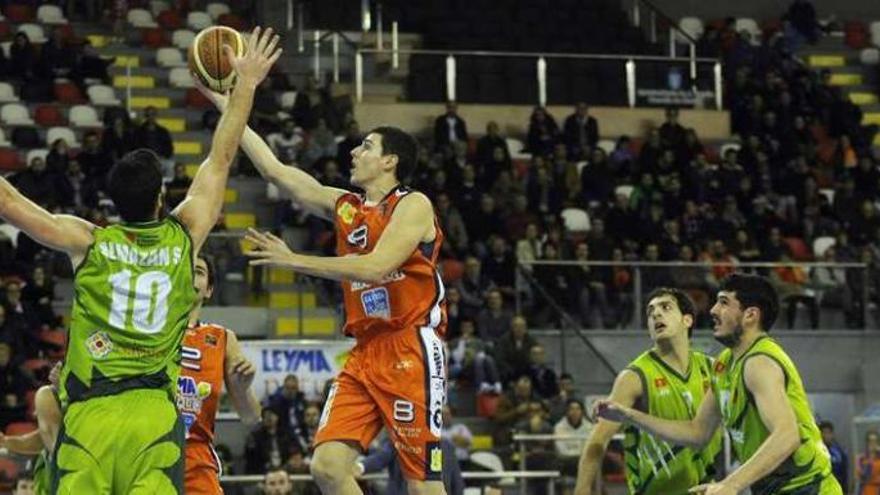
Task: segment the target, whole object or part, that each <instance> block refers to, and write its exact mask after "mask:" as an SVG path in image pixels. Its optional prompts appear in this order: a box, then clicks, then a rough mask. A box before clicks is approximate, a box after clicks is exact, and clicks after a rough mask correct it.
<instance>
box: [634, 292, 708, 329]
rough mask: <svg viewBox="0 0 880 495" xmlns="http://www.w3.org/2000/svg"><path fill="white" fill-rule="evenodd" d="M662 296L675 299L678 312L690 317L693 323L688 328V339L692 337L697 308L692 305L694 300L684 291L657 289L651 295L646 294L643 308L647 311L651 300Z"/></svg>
mask: <svg viewBox="0 0 880 495" xmlns="http://www.w3.org/2000/svg"><path fill="white" fill-rule="evenodd" d="M663 296H669V297H671V298H673V299H675V303H676V304H678V310H679V311H681V314H682V315H691V318H693V320H694V322H693V323H692V324H691V326H690V328H688V337H690V336H691V335H693V333H694V327H695V326H696V324H697V306H696V305H695V304H694V300H693V299H691V296H689V295H687V293H686V292H685V291H683V290H681V289H676V288H674V287H657V288H656V289H654V290H652V291H651V293H650V294H648V298H647V299H645V308H646V309H647V307H648V304H649V303H650V302H651V299H654V298H655V297H663Z"/></svg>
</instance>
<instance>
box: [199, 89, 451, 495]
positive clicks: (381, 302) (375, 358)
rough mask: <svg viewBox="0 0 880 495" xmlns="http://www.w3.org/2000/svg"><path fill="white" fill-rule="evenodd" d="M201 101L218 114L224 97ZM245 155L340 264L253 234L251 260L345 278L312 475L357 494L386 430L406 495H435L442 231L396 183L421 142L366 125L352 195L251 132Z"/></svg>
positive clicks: (324, 487)
mask: <svg viewBox="0 0 880 495" xmlns="http://www.w3.org/2000/svg"><path fill="white" fill-rule="evenodd" d="M207 96H208V97H209V98H211V99H212V101H214V102H215V104H216V105H217V106H218V108H220V109H221V111H222V110H223V109H224V107H225V97H223V96H222V95H217V94H214V93H210V92H208V93H207ZM242 148H243V149H244V150H245V152H246V153H247V154H248V156H249V157H250V159H251V161H253V162H254V165H255V166H256V167H257V169H258V170H259V171H260V173H261V174H262V175H263V177H265V178H266V179H268V180H269V181H270V182H272V183H273V184H275V185H276V186H278V188H279V189H281V190H283V191H285V192H286V193H287V194H289V195H290V196H291V197H292V199H293V200H294V201H296V202H297V203H298V204H299V205H301V206H302V207H304V208H306V209H308V210H309V211H311V212H313V213H315V214H317V215H320V216H322V217H324V218H326V219H328V220H331V221H333V222H334V224H335V227H336V251H337V254H338V256H336V257H318V256H305V255H301V254H297V253H294V252H292V251H291V250H290V249H289V248H288V247H287V246H286V245H285V244H284V242H283V241H282V240H281V239H279V238H277V237H275V236H273V235H272V234H268V233H265V234H264V233H260V232H256V231H251V232H250V234H249V236H248V239H249V240H250V241H251V242H253V243H254V245H255V247H256V248H255V250H254V251H252V252H250V253H248V254H249V255H250V256H252V257H253V258H254V259H253V260H251V263H252V264H255V265H274V266H281V267H286V268H290V269H292V270H295V271H297V272H300V273H305V274H308V275H313V276H318V277H325V278H330V279H334V280H339V281H341V282H342V290H343V293H344V302H345V314H346V321H345V328H344V331H345V334H346V335H349V336H351V337H354V338H355V339H356V340H357V345H355V347H354V349H353V350H352V352H351V355H350V357H349V359H348V361H347V362H346V364H345V367H344V368H343V370H342V372H340V374H339V376H338V377H337V378H336V381H335V383H334V385H333V388H332V389H331V391H330V395H329V397H328V399H327V403H326V405H325V406H324V412H323V414H322V416H321V422H320V425H319V427H318V433H317V435H316V438H315V452H314V455H313V456H312V462H311V471H312V474H313V475H314V476H315V480H316V481H317V482H318V485H319V486H320V487H321V491H322V492H323V493H325V494H333V495H349V494H360V493H361V491H360V489H359V488H358V486H357V484H356V483H355V479H354V471H353V466H354V464H355V459H356V458H357V457H358V455H359V454H360V453H361V451H363V450H366V448H367V446H368V445H369V444H370V441H371V440H372V439H373V438H374V437H375V436H376V434H377V433H378V432H379V430H381V429H382V427H383V426H385V428H386V429H387V430H388V434H389V435H390V436H391V439H392V443H393V445H394V446H395V447H396V449H397V455H398V457H399V459H400V465H401V468H402V471H403V474H404V477H405V478H406V479H407V486H408V490H409V492H410V493H411V494H432V495H433V494H442V493H444V490H443V484H442V482H441V481H440V477H441V473H442V470H443V454H442V451H441V450H440V430H441V427H442V420H441V411H440V410H441V408H442V407H443V403H444V402H445V398H446V356H445V355H444V350H443V343H442V341H441V340H440V337H442V336H443V334H444V333H445V331H446V321H445V320H446V317H445V300H444V289H443V283H442V281H441V280H440V275H439V274H438V272H437V256H438V254H439V252H440V244H441V242H442V241H443V233H442V232H441V230H440V227H439V226H438V222H437V219H436V217H435V215H434V209H433V207H432V206H431V202H430V200H428V198H427V197H426V196H425V195H423V194H421V193H418V192H415V191H412V190H410V189H407V188H405V187H403V186H402V185H401V183H403V182H405V181H406V180H407V179H408V178H409V176H410V175H411V174H412V172H413V169H414V168H415V165H416V153H417V148H418V145H417V143H416V141H415V139H413V138H412V136H410V135H409V134H407V133H405V132H403V131H402V130H400V129H397V128H394V127H379V128H376V129H373V130H372V131H371V132H370V133H369V134H367V137H366V138H364V141H363V143H362V144H361V145H360V146H358V147H357V148H355V149H354V150H352V152H351V156H352V169H351V182H352V184H354V185H356V186H358V187H360V188H361V189H363V190H364V194H355V193H352V192H349V191H345V190H343V189H336V188H332V187H326V186H323V185H321V183H319V182H318V181H317V180H316V179H315V178H314V177H312V176H311V175H309V174H308V173H306V172H303V171H302V170H299V169H298V168H296V167H290V166H285V165H283V164H282V163H281V162H279V161H278V159H277V158H276V157H275V156H274V155H273V154H272V151H271V149H270V148H269V147H268V146H267V145H266V143H265V142H264V141H263V140H262V139H261V138H260V137H259V136H258V135H257V134H256V133H254V132H253V131H252V130H250V129H246V130H245V132H244V135H243V136H242Z"/></svg>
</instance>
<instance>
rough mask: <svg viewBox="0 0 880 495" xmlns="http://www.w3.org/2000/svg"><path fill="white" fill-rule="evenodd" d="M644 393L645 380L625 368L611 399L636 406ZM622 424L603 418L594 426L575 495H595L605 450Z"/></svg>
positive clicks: (613, 389)
mask: <svg viewBox="0 0 880 495" xmlns="http://www.w3.org/2000/svg"><path fill="white" fill-rule="evenodd" d="M641 396H642V382H641V380H639V377H638V376H637V375H636V374H635V373H634V372H632V371H630V370H623V371H621V372H620V374H618V375H617V378H616V379H615V380H614V386H613V387H612V388H611V394H610V395H609V396H608V400H611V401H614V402H615V403H617V404H620V405H621V406H625V407H633V406H634V405H635V403H636V401H637V400H638V399H639V397H641ZM620 427H621V424H620V423H618V422H615V421H610V420H607V419H600V420H599V422H598V423H597V424H596V427H595V428H593V431H592V433H590V438H589V439H588V440H587V443H586V445H584V451H583V453H582V454H581V460H580V465H579V466H578V476H577V485H576V486H575V489H574V493H575V495H592V493H593V488H594V486H595V483H596V478H597V477H598V476H599V471H600V468H601V467H602V460H603V459H604V458H605V450H606V449H607V448H608V443H609V442H610V441H611V438H612V437H614V435H615V434H616V433H617V432H618V431H620Z"/></svg>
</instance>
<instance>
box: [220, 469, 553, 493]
mask: <svg viewBox="0 0 880 495" xmlns="http://www.w3.org/2000/svg"><path fill="white" fill-rule="evenodd" d="M559 474H560V473H559V471H466V472H463V473H461V477H462V478H463V479H465V480H487V481H489V480H500V479H504V478H515V479H521V480H523V481H525V480H547V491H546V493H547V494H548V495H555V493H556V486H555V484H554V483H553V481H554V480H555V479H556V478H559ZM263 479H264V476H261V475H235V476H222V477H221V478H220V483H221V484H224V485H225V484H230V485H231V484H236V485H240V484H251V485H256V484H258V483H260V482H262V481H263ZM289 479H290V481H292V482H297V481H300V482H301V481H306V482H314V477H312V475H310V474H291V475H289ZM387 479H388V474H387V473H375V474H365V475H363V476H360V477H359V478H358V480H363V481H382V480H387ZM484 488H485V487H484Z"/></svg>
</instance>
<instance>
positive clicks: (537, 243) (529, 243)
mask: <svg viewBox="0 0 880 495" xmlns="http://www.w3.org/2000/svg"><path fill="white" fill-rule="evenodd" d="M538 234H539V233H538V224H536V223H530V224H528V225H527V226H526V235H525V237H523V238H522V239H520V240H518V241H516V260H517V261H519V262H520V263H527V262H530V261H535V260H537V259H539V258H541V255H542V251H543V250H542V247H543V246H541V239H540V238H539V236H538ZM523 270H528V271H532V266H531V265H528V264H524V265H523Z"/></svg>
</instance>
